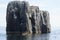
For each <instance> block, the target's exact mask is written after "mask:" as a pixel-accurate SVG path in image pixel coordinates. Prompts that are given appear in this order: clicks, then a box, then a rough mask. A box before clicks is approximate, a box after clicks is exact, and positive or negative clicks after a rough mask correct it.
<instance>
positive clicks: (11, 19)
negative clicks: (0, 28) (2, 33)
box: [6, 1, 28, 33]
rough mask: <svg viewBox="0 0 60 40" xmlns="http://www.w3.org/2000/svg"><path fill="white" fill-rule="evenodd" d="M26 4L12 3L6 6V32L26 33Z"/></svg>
mask: <svg viewBox="0 0 60 40" xmlns="http://www.w3.org/2000/svg"><path fill="white" fill-rule="evenodd" d="M27 7H28V4H27V2H24V1H22V2H20V1H13V2H10V3H9V4H8V6H7V15H6V21H7V28H6V31H7V33H8V32H18V33H23V32H26V31H27V21H28V20H27V15H26V12H27V9H28V8H27Z"/></svg>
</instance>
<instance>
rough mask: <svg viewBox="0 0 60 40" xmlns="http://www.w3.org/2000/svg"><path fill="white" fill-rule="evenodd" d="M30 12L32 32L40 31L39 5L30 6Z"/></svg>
mask: <svg viewBox="0 0 60 40" xmlns="http://www.w3.org/2000/svg"><path fill="white" fill-rule="evenodd" d="M30 14H31V24H32V32H33V33H38V32H40V26H39V21H40V13H39V7H37V6H30Z"/></svg>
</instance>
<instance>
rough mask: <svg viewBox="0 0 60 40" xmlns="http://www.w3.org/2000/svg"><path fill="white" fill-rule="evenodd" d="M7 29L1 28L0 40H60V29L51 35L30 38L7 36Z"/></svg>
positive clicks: (31, 36)
mask: <svg viewBox="0 0 60 40" xmlns="http://www.w3.org/2000/svg"><path fill="white" fill-rule="evenodd" d="M5 29H6V28H5V27H0V40H60V29H53V30H51V33H49V34H36V35H29V36H22V35H6V31H5Z"/></svg>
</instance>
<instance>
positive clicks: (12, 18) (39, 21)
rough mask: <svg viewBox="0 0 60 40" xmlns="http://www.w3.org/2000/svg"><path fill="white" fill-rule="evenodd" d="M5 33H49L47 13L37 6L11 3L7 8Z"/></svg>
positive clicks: (16, 2)
mask: <svg viewBox="0 0 60 40" xmlns="http://www.w3.org/2000/svg"><path fill="white" fill-rule="evenodd" d="M6 23H7V27H6V32H7V33H21V34H23V33H24V34H27V33H30V34H32V33H49V32H50V18H49V13H48V11H41V10H39V7H37V6H29V3H28V2H25V1H12V2H10V3H9V4H8V6H7V14H6Z"/></svg>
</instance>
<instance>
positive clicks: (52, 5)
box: [0, 0, 60, 28]
mask: <svg viewBox="0 0 60 40" xmlns="http://www.w3.org/2000/svg"><path fill="white" fill-rule="evenodd" d="M10 1H13V0H0V26H4V27H6V8H7V4H8V3H9V2H10ZM25 1H28V2H29V4H30V5H36V6H39V9H40V10H47V11H48V12H49V13H50V24H51V26H52V27H54V28H56V27H59V26H60V0H25Z"/></svg>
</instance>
